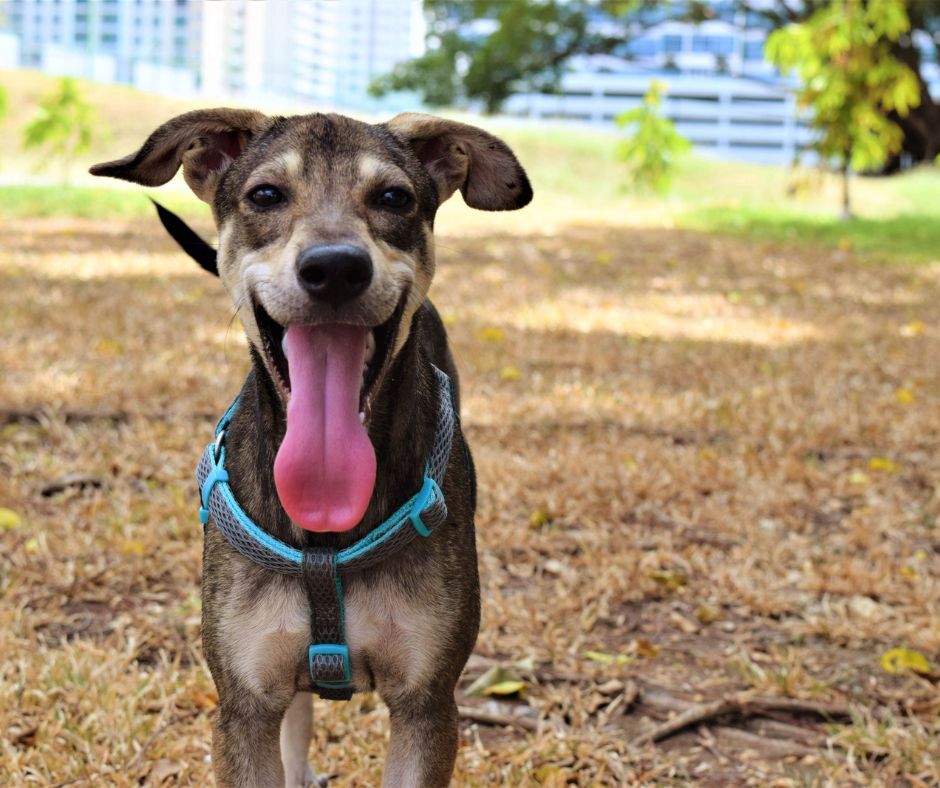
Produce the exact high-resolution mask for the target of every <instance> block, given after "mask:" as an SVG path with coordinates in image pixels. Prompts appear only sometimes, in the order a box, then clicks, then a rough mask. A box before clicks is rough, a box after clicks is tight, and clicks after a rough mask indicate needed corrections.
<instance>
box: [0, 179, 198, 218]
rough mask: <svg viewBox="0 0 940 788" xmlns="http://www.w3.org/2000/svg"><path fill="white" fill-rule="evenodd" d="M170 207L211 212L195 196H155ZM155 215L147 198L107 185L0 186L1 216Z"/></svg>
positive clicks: (95, 216) (170, 193) (114, 216)
mask: <svg viewBox="0 0 940 788" xmlns="http://www.w3.org/2000/svg"><path fill="white" fill-rule="evenodd" d="M153 196H154V197H155V198H156V199H158V200H159V201H160V202H161V203H163V204H164V205H166V206H167V207H168V208H170V209H172V210H174V211H179V210H185V211H186V212H187V214H188V215H190V216H192V215H193V213H194V212H199V211H200V209H202V210H203V211H208V209H207V208H206V206H203V205H202V204H201V203H200V202H199V201H198V200H196V198H195V197H189V196H187V195H186V194H182V193H175V192H161V193H155V194H154V195H153ZM153 215H154V208H153V205H152V204H151V202H150V200H149V199H147V195H146V194H144V193H143V192H142V191H135V190H132V189H115V188H109V187H107V186H46V185H33V184H18V185H13V186H0V217H2V218H4V219H25V218H29V217H64V216H71V217H80V218H89V219H105V218H115V219H135V218H139V217H149V216H153Z"/></svg>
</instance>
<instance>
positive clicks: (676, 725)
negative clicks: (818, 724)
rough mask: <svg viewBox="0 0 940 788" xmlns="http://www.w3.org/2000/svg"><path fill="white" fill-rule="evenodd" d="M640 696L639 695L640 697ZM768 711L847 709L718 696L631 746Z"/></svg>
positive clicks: (828, 715)
mask: <svg viewBox="0 0 940 788" xmlns="http://www.w3.org/2000/svg"><path fill="white" fill-rule="evenodd" d="M641 697H642V696H641ZM771 711H789V712H790V713H792V714H814V715H816V716H818V717H822V718H823V719H836V718H845V717H848V716H849V710H848V708H847V707H845V706H836V705H833V704H828V703H815V702H813V701H808V700H799V699H797V698H774V697H757V696H750V695H737V696H734V697H731V698H720V699H718V700H713V701H709V702H708V703H695V704H692V705H690V706H689V707H688V708H686V709H684V710H683V711H681V712H679V713H678V714H676V715H675V716H674V717H672V718H670V719H668V720H666V721H665V722H663V723H661V724H659V725H657V726H656V727H654V728H653V729H652V730H650V731H647V732H646V733H643V734H640V735H639V736H637V737H636V738H634V739H633V741H631V742H630V746H632V747H642V746H644V745H646V744H650V743H652V742H657V741H661V740H663V739H666V738H668V737H669V736H672V735H673V734H675V733H678V732H679V731H681V730H684V729H685V728H688V727H689V726H691V725H696V724H701V723H705V722H708V721H711V720H715V719H717V718H719V717H724V716H725V715H727V714H735V715H737V716H739V717H753V716H757V715H760V714H764V713H766V712H771Z"/></svg>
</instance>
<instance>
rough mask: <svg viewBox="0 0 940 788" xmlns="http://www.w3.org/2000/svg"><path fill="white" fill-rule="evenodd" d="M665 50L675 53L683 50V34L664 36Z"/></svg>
mask: <svg viewBox="0 0 940 788" xmlns="http://www.w3.org/2000/svg"><path fill="white" fill-rule="evenodd" d="M663 51H664V52H669V53H674V52H681V51H682V36H674V35H669V36H663Z"/></svg>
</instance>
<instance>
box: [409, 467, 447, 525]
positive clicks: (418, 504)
mask: <svg viewBox="0 0 940 788" xmlns="http://www.w3.org/2000/svg"><path fill="white" fill-rule="evenodd" d="M432 496H433V497H434V498H440V497H442V496H441V488H440V487H438V486H437V482H436V481H434V479H432V478H431V477H430V476H425V477H424V484H423V485H422V487H421V489H420V490H418V494H417V495H416V496H415V502H414V505H413V506H412V507H411V511H410V512H409V513H408V519H409V520H411V524H412V525H413V526H414V528H415V530H416V531H417V532H418V533H419V534H421V536H430V535H431V529H430V528H428V527H427V525H425V524H424V520H422V519H421V513H422V512H423V511H424V510H425V509H427V508H428V504H429V503H430V501H431V497H432Z"/></svg>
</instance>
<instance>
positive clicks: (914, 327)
mask: <svg viewBox="0 0 940 788" xmlns="http://www.w3.org/2000/svg"><path fill="white" fill-rule="evenodd" d="M925 328H927V326H926V325H925V324H924V321H923V320H912V321H911V322H910V323H905V324H904V325H903V326H901V328H900V333H901V336H902V337H916V336H917V335H918V334H923V333H924V329H925Z"/></svg>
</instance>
